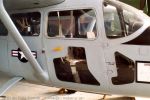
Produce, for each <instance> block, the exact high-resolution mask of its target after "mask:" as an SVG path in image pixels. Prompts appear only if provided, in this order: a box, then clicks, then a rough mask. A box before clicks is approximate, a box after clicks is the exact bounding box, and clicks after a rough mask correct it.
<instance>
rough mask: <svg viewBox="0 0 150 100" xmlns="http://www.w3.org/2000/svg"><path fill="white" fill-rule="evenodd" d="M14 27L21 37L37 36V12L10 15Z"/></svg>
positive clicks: (38, 28)
mask: <svg viewBox="0 0 150 100" xmlns="http://www.w3.org/2000/svg"><path fill="white" fill-rule="evenodd" d="M11 17H12V19H13V21H14V23H15V25H16V27H17V28H18V30H19V32H20V33H21V35H23V36H39V34H40V18H41V15H40V13H39V12H31V13H17V14H12V15H11Z"/></svg>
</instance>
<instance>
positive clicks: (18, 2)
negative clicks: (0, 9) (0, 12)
mask: <svg viewBox="0 0 150 100" xmlns="http://www.w3.org/2000/svg"><path fill="white" fill-rule="evenodd" d="M63 1H64V0H4V5H5V7H6V8H7V9H9V10H16V9H31V8H41V7H46V6H51V5H56V4H58V3H61V2H63Z"/></svg>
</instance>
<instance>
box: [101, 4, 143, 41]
mask: <svg viewBox="0 0 150 100" xmlns="http://www.w3.org/2000/svg"><path fill="white" fill-rule="evenodd" d="M103 13H104V26H105V32H106V36H107V38H109V39H114V38H121V37H125V36H128V35H130V34H132V33H134V32H135V31H137V30H138V29H139V28H140V27H141V26H142V25H143V23H142V21H141V20H140V19H138V18H137V16H136V15H135V14H134V13H133V12H130V11H127V10H125V9H122V7H120V6H119V5H117V4H111V3H109V2H104V12H103Z"/></svg>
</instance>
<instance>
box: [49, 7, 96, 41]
mask: <svg viewBox="0 0 150 100" xmlns="http://www.w3.org/2000/svg"><path fill="white" fill-rule="evenodd" d="M47 32H48V36H49V37H63V38H95V37H96V36H97V32H96V16H95V13H94V11H93V10H90V9H86V10H68V11H57V12H50V13H49V18H48V29H47Z"/></svg>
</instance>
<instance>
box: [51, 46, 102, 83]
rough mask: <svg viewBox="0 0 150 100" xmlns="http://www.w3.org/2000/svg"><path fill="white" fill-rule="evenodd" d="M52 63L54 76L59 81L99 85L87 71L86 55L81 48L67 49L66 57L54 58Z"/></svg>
mask: <svg viewBox="0 0 150 100" xmlns="http://www.w3.org/2000/svg"><path fill="white" fill-rule="evenodd" d="M53 61H54V67H55V72H56V76H57V78H58V79H59V80H61V81H67V82H74V83H80V84H89V85H100V83H99V82H98V81H97V80H96V79H95V77H94V76H93V75H92V73H91V72H90V70H89V69H88V64H87V59H86V53H85V49H84V48H83V47H69V48H68V55H67V56H65V57H61V58H55V59H54V60H53Z"/></svg>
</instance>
